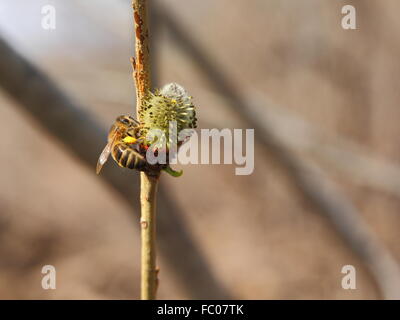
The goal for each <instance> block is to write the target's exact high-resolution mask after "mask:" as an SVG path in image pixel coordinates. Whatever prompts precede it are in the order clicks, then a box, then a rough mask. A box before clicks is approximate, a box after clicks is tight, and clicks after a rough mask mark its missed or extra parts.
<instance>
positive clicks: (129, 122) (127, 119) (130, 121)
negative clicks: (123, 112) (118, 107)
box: [116, 116, 137, 128]
mask: <svg viewBox="0 0 400 320" xmlns="http://www.w3.org/2000/svg"><path fill="white" fill-rule="evenodd" d="M116 121H117V123H118V125H122V126H124V127H126V128H128V127H131V126H133V125H135V124H136V123H137V122H136V120H135V119H134V118H133V117H131V116H119V117H118V118H117V120H116Z"/></svg>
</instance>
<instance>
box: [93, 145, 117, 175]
mask: <svg viewBox="0 0 400 320" xmlns="http://www.w3.org/2000/svg"><path fill="white" fill-rule="evenodd" d="M113 142H114V141H113V140H112V141H109V142H108V143H107V145H106V146H105V148H104V149H103V151H102V152H101V154H100V157H99V160H98V161H97V166H96V173H97V174H99V173H100V170H101V168H102V167H103V165H104V164H105V163H106V161H107V160H108V157H109V156H110V154H111V148H112V145H113Z"/></svg>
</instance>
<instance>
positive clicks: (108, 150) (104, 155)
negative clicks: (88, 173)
mask: <svg viewBox="0 0 400 320" xmlns="http://www.w3.org/2000/svg"><path fill="white" fill-rule="evenodd" d="M140 130H141V125H140V123H139V122H138V121H137V120H136V119H134V118H133V117H131V116H119V117H118V118H117V119H116V121H115V123H114V124H113V125H112V126H111V129H110V131H109V133H108V140H107V145H106V146H105V148H104V150H103V151H102V152H101V154H100V157H99V160H98V161H97V166H96V173H97V174H99V173H100V170H101V168H102V167H103V165H104V164H105V163H106V161H107V160H108V158H109V156H110V154H111V155H112V157H113V159H114V160H115V161H116V162H117V163H118V165H119V166H120V167H123V168H129V169H137V170H139V171H143V170H145V168H146V167H147V161H146V159H145V157H144V156H143V155H141V154H140V153H139V152H138V151H137V150H136V149H135V144H138V143H140V142H141V140H142V139H141V138H138V136H139V132H140Z"/></svg>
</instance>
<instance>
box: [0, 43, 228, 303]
mask: <svg viewBox="0 0 400 320" xmlns="http://www.w3.org/2000/svg"><path fill="white" fill-rule="evenodd" d="M0 86H1V87H3V89H4V90H5V91H6V92H7V93H8V94H9V95H10V96H12V97H13V98H14V99H15V100H16V101H17V102H18V105H19V106H20V107H21V109H22V110H23V111H25V112H27V113H28V114H29V115H30V116H31V117H32V118H33V119H34V120H35V121H36V122H37V123H38V124H40V125H41V127H42V128H44V129H45V130H46V131H48V132H49V133H50V134H51V135H52V136H54V137H56V138H57V139H58V141H60V142H61V143H62V144H63V145H64V146H65V148H66V149H67V150H68V151H70V152H71V153H72V154H74V155H75V156H77V158H78V159H79V160H81V161H82V162H83V163H84V164H85V165H86V166H87V168H88V169H89V170H91V171H92V172H93V174H94V172H95V171H94V170H95V165H96V161H97V158H98V156H99V152H101V150H102V148H103V147H104V145H105V143H106V137H107V132H106V131H105V130H104V129H103V128H101V127H100V126H99V125H98V124H97V123H96V122H95V121H94V120H93V119H92V118H91V117H90V115H89V114H87V113H85V112H84V111H83V109H82V108H80V107H79V106H78V105H77V104H76V103H75V102H73V101H72V100H71V99H70V98H69V97H68V96H66V95H65V94H64V93H63V92H62V91H61V90H60V89H59V88H58V87H57V86H56V85H55V84H54V83H53V82H52V81H51V80H50V79H49V78H48V77H47V76H46V75H45V74H43V73H42V72H40V71H39V70H38V69H36V68H35V67H34V66H33V65H32V64H30V63H29V62H28V61H27V60H26V59H24V58H23V57H22V56H21V55H19V54H18V53H17V52H16V51H15V50H14V49H13V48H11V47H10V46H9V45H8V44H7V43H6V42H5V41H4V40H3V39H1V38H0ZM112 169H114V170H112ZM101 177H102V178H103V179H104V180H105V181H106V182H107V183H108V184H109V185H110V186H112V187H113V189H114V190H116V191H117V192H118V193H119V194H120V196H121V197H122V198H124V199H125V200H126V201H127V202H128V203H129V204H130V205H131V206H132V207H133V208H134V210H135V212H136V214H137V217H139V212H140V210H139V206H138V203H139V201H137V200H138V199H134V197H132V194H135V193H136V194H137V195H138V198H139V188H138V185H136V186H132V175H131V174H126V172H122V170H118V169H117V168H111V167H109V168H107V170H104V172H102V176H101ZM160 187H161V188H160V192H159V201H160V206H159V211H160V212H159V221H158V237H159V239H160V241H159V247H160V248H159V249H160V254H161V256H162V257H163V258H164V261H165V262H166V263H167V264H168V265H169V267H170V268H169V269H170V270H172V271H173V272H174V274H173V275H172V276H173V277H176V281H177V282H178V283H179V284H180V285H181V286H182V288H183V289H184V290H185V291H186V292H187V295H188V297H190V298H193V299H200V298H203V299H204V298H208V299H215V298H219V299H221V298H226V299H229V298H230V295H229V294H228V293H227V292H226V291H225V289H224V288H223V287H222V285H221V284H220V283H219V282H218V280H217V279H216V278H215V276H214V275H213V273H212V271H211V269H210V267H209V265H208V263H207V261H206V258H205V257H204V256H203V255H202V254H201V252H200V251H199V249H198V247H197V245H196V243H194V241H193V239H192V237H191V235H190V234H189V233H188V232H187V231H185V230H187V228H185V227H184V226H183V222H182V218H181V215H180V214H179V211H180V210H179V208H178V207H177V206H176V205H175V204H174V203H173V199H171V198H172V197H171V193H170V192H168V194H167V192H166V191H165V190H164V189H163V188H162V186H160ZM182 252H185V257H184V258H182V256H181V253H182ZM194 275H195V276H194Z"/></svg>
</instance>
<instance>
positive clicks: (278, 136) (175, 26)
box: [157, 7, 400, 299]
mask: <svg viewBox="0 0 400 320" xmlns="http://www.w3.org/2000/svg"><path fill="white" fill-rule="evenodd" d="M157 20H158V21H159V23H163V24H164V25H165V26H166V28H167V29H168V31H169V32H170V33H171V35H172V36H173V37H172V38H173V39H174V40H175V41H176V43H177V45H179V46H180V47H181V48H182V49H183V50H184V51H186V53H187V54H188V55H189V56H190V60H191V61H192V62H193V63H194V64H195V65H196V66H197V67H198V71H199V73H203V75H204V77H205V78H206V79H207V81H209V82H210V84H211V85H212V87H213V88H214V90H215V92H218V93H219V94H220V95H221V96H223V97H224V98H225V99H226V100H227V102H228V103H229V105H230V106H231V107H232V109H233V110H234V111H235V112H237V113H238V114H239V115H240V116H241V118H242V119H243V121H244V122H245V124H246V126H247V127H249V128H254V129H255V132H256V133H257V134H256V138H257V139H258V140H259V141H260V142H261V143H262V144H263V145H264V146H265V147H266V149H267V151H269V152H271V153H272V154H273V155H274V156H275V158H276V160H277V162H278V163H280V164H281V165H283V166H284V167H285V168H286V169H287V170H288V171H289V173H290V176H291V177H292V179H293V182H294V183H295V185H297V186H298V189H299V191H300V192H301V193H302V194H303V196H304V197H305V198H306V199H307V200H309V201H310V203H311V204H312V205H313V206H314V207H315V208H316V209H317V210H318V212H320V213H322V214H324V215H325V216H326V217H327V218H328V219H329V220H330V221H331V222H332V224H333V226H334V227H335V228H336V230H337V232H338V233H339V234H340V235H341V236H342V238H343V239H344V240H345V241H346V243H347V244H348V245H349V246H350V247H351V248H352V250H353V251H354V252H355V253H356V254H357V255H358V256H359V257H360V258H361V259H362V261H363V262H364V263H365V264H366V266H367V267H368V268H369V270H370V272H371V274H372V275H373V277H374V279H375V281H376V282H377V284H378V286H379V288H380V290H381V293H382V295H383V297H384V298H386V299H399V298H400V268H399V265H398V263H397V262H396V261H395V259H394V258H393V257H392V255H391V254H390V252H389V251H388V250H387V249H386V248H385V246H384V245H383V244H382V243H381V242H380V241H379V240H378V238H377V237H376V236H375V234H374V233H373V232H372V231H371V230H370V229H369V228H368V226H367V225H366V224H365V222H364V220H363V219H362V217H361V215H360V214H359V212H358V211H357V209H356V208H355V207H354V205H353V204H352V202H351V201H350V200H349V199H348V198H347V197H346V196H345V195H344V194H342V193H341V192H340V191H339V190H338V189H337V188H336V187H335V185H334V184H333V183H332V182H331V181H330V179H329V178H328V177H327V176H326V175H324V174H323V173H322V172H321V170H320V169H319V168H318V167H317V166H316V165H315V164H313V163H312V162H305V161H304V160H303V159H302V158H301V157H298V156H297V155H296V154H295V153H294V150H293V149H294V145H296V143H294V139H295V140H296V139H298V136H297V135H298V134H300V135H301V132H300V133H298V132H296V133H293V134H290V135H283V134H282V130H279V128H281V127H282V128H285V127H290V125H288V123H287V121H285V120H283V119H284V118H281V120H282V121H281V122H280V123H279V124H275V125H273V126H272V125H271V122H273V121H271V120H270V121H264V120H263V119H265V114H262V112H261V109H260V110H259V112H254V108H252V106H251V105H250V104H249V102H248V100H247V97H244V96H242V95H241V94H240V90H237V89H236V88H235V87H234V86H232V85H230V84H229V82H228V80H227V79H229V77H228V76H226V74H225V73H224V72H223V71H221V69H220V68H219V66H218V65H216V64H215V63H213V62H212V60H211V58H209V56H208V54H207V52H206V51H205V50H203V48H201V47H199V46H198V45H197V44H196V43H194V42H193V41H192V38H191V37H190V36H189V35H188V34H186V33H185V31H184V28H183V27H181V26H180V25H179V23H178V22H177V21H178V20H177V18H176V17H174V16H173V14H172V13H170V12H169V11H168V10H167V9H166V8H165V7H164V8H161V9H158V10H157ZM266 110H268V109H266ZM283 122H285V123H283ZM302 137H303V136H302ZM315 141H316V140H314V141H312V140H310V141H308V142H309V143H310V142H311V143H312V142H314V143H313V144H311V145H312V148H311V149H312V150H314V151H315V150H319V146H320V144H318V145H316V144H315ZM325 143H326V142H325ZM322 150H323V149H322ZM338 150H340V149H336V148H335V149H334V148H332V149H330V151H329V149H325V151H324V152H323V153H322V155H323V156H324V157H325V159H326V158H329V159H330V155H329V154H330V153H332V152H333V151H336V152H338ZM339 152H340V151H339ZM320 155H321V153H320ZM347 155H348V157H349V156H350V155H351V156H352V158H353V159H357V160H358V161H359V162H360V163H363V164H364V167H363V169H360V168H359V170H358V171H357V173H358V174H359V175H362V176H363V177H365V178H366V179H365V180H366V181H368V182H369V183H370V184H372V185H374V186H382V185H385V186H386V187H387V189H390V190H391V191H392V192H393V190H396V186H397V184H398V182H396V183H395V182H394V180H393V179H391V180H390V181H392V183H391V184H390V185H388V184H386V183H383V182H382V181H383V179H382V178H380V179H378V180H377V182H376V183H375V182H374V181H375V177H371V176H370V175H368V174H366V172H368V171H369V170H366V168H365V166H368V164H367V163H370V164H372V162H368V161H369V160H365V159H364V158H363V157H362V156H358V155H357V154H356V153H348V154H347ZM348 157H347V158H348ZM333 159H335V158H333ZM339 159H340V156H339ZM334 163H336V164H337V167H339V168H341V169H347V170H348V169H349V165H348V164H347V162H346V161H340V162H339V161H338V159H337V157H336V160H335V161H334ZM345 164H346V165H345ZM352 165H354V164H352ZM382 167H385V168H387V170H386V172H387V174H388V175H389V174H390V173H391V169H389V167H388V166H384V165H381V166H380V168H382ZM396 171H397V169H396ZM397 172H400V170H399V171H397ZM397 193H398V191H397Z"/></svg>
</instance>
